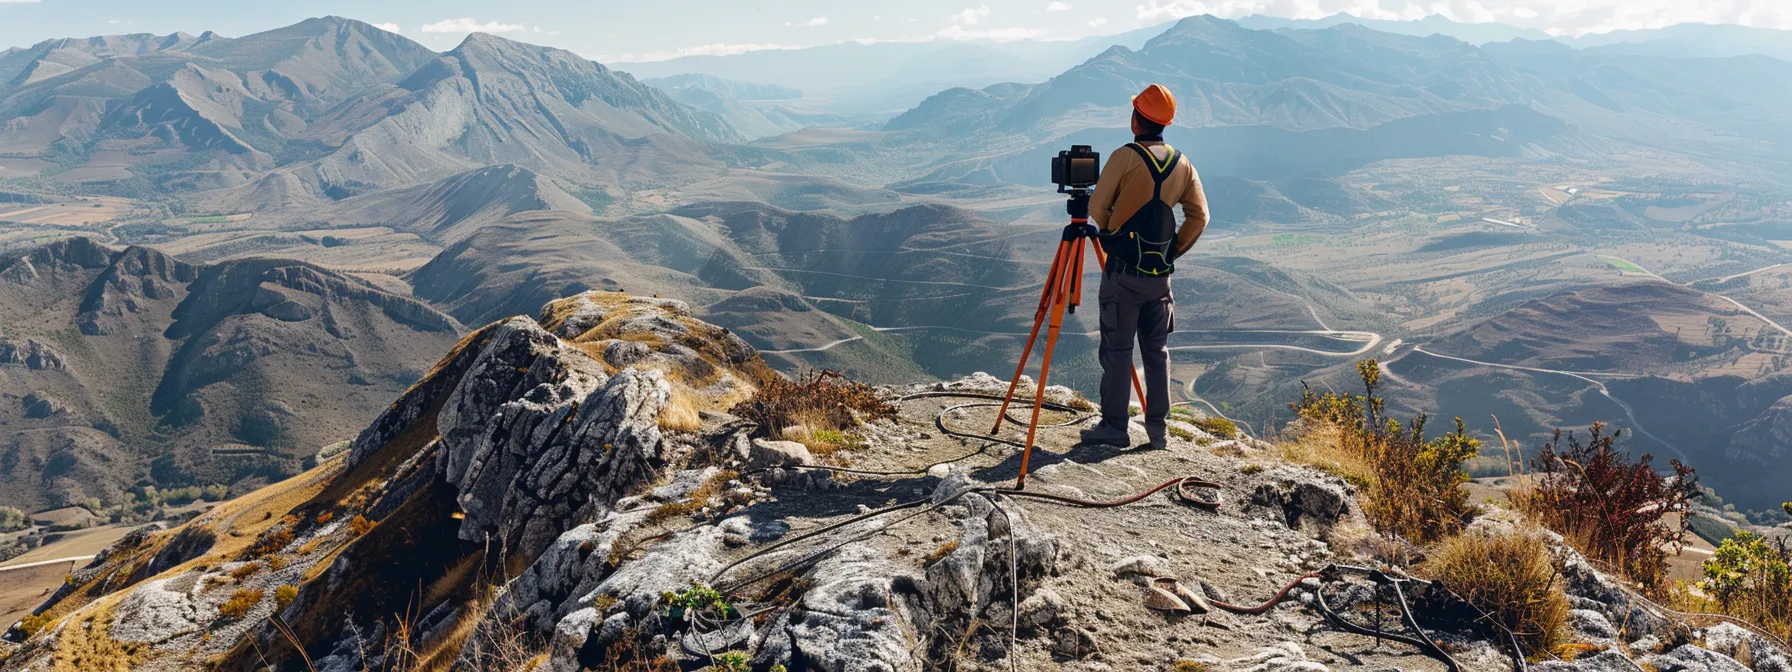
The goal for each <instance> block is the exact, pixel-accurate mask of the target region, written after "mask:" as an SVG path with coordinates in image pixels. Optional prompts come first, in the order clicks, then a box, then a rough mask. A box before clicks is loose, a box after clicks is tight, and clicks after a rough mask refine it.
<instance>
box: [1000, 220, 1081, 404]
mask: <svg viewBox="0 0 1792 672" xmlns="http://www.w3.org/2000/svg"><path fill="white" fill-rule="evenodd" d="M1069 251H1070V241H1068V240H1063V241H1058V254H1057V256H1054V257H1052V270H1050V271H1048V272H1046V276H1045V290H1044V291H1043V292H1040V295H1039V312H1038V313H1036V314H1034V316H1033V331H1032V333H1029V334H1027V345H1026V347H1024V348H1021V351H1020V363H1019V364H1016V365H1015V366H1014V377H1013V378H1011V379H1009V381H1008V394H1007V395H1006V396H1004V397H1003V398H1002V407H1001V409H999V410H997V411H996V424H995V426H994V427H991V428H990V429H989V433H991V434H994V433H996V432H997V431H1000V430H1001V429H1002V420H1003V419H1004V418H1007V417H1008V404H1009V402H1012V401H1014V388H1015V387H1018V386H1019V385H1020V376H1021V374H1022V373H1025V372H1026V370H1027V359H1028V358H1030V357H1032V356H1033V343H1034V341H1037V340H1039V327H1040V326H1042V325H1044V324H1045V314H1046V310H1047V309H1049V308H1050V307H1051V305H1052V303H1053V301H1052V299H1053V297H1054V295H1055V294H1056V293H1057V290H1058V287H1057V284H1058V276H1059V275H1062V273H1063V270H1064V265H1065V260H1066V259H1068V258H1069V257H1068V256H1067V253H1068V252H1069Z"/></svg>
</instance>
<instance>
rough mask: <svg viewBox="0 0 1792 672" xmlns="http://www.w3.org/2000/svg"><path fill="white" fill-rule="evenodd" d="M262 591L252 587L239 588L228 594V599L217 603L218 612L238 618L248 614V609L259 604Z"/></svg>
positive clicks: (231, 617)
mask: <svg viewBox="0 0 1792 672" xmlns="http://www.w3.org/2000/svg"><path fill="white" fill-rule="evenodd" d="M262 595H263V593H262V591H260V590H256V589H254V588H239V589H237V591H236V592H234V593H231V594H230V599H228V600H225V601H224V604H221V605H218V613H219V614H220V615H222V616H224V617H225V618H230V619H240V618H242V617H244V616H248V615H249V610H250V609H254V608H255V605H257V604H261V598H262Z"/></svg>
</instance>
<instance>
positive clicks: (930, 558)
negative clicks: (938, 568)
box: [924, 540, 958, 565]
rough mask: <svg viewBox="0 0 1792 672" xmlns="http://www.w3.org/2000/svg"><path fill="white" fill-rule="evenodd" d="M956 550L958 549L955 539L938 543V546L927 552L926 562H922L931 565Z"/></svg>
mask: <svg viewBox="0 0 1792 672" xmlns="http://www.w3.org/2000/svg"><path fill="white" fill-rule="evenodd" d="M956 550H958V542H957V541H956V540H954V541H948V542H946V543H943V544H940V547H939V548H936V549H933V552H932V553H928V554H927V562H926V563H924V564H928V565H931V564H933V563H936V562H939V561H941V560H944V559H945V558H946V556H948V555H951V554H952V552H953V551H956Z"/></svg>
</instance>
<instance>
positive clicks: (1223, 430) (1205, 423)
mask: <svg viewBox="0 0 1792 672" xmlns="http://www.w3.org/2000/svg"><path fill="white" fill-rule="evenodd" d="M1189 424H1192V425H1194V426H1196V427H1199V428H1201V431H1203V432H1207V433H1208V434H1212V435H1214V436H1217V437H1220V438H1222V439H1236V438H1238V423H1235V422H1232V421H1231V420H1227V419H1225V418H1198V419H1195V420H1190V421H1189Z"/></svg>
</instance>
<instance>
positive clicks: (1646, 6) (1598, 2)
mask: <svg viewBox="0 0 1792 672" xmlns="http://www.w3.org/2000/svg"><path fill="white" fill-rule="evenodd" d="M1136 8H1137V10H1138V19H1139V21H1141V22H1156V21H1164V20H1169V19H1180V18H1183V17H1187V16H1194V15H1196V14H1212V15H1215V16H1220V17H1224V18H1237V17H1241V16H1246V15H1250V14H1268V15H1272V16H1279V17H1284V18H1293V19H1317V18H1322V17H1326V16H1330V15H1332V14H1336V13H1338V12H1344V13H1347V14H1352V15H1355V16H1359V17H1362V18H1365V19H1385V20H1396V21H1402V20H1403V21H1411V20H1417V19H1422V18H1425V17H1426V16H1430V15H1433V14H1441V15H1443V16H1444V17H1446V18H1449V19H1452V20H1455V21H1461V22H1465V23H1481V22H1488V21H1498V22H1501V23H1508V24H1511V25H1514V26H1518V27H1521V28H1534V29H1537V30H1542V31H1545V32H1550V33H1558V34H1567V35H1581V34H1585V33H1602V32H1609V31H1613V30H1626V29H1630V30H1634V29H1643V28H1661V27H1665V26H1671V25H1674V24H1677V23H1731V24H1741V25H1746V26H1755V27H1757V28H1779V29H1792V2H1786V0H1698V1H1696V2H1688V1H1686V0H1144V4H1140V5H1136Z"/></svg>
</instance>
